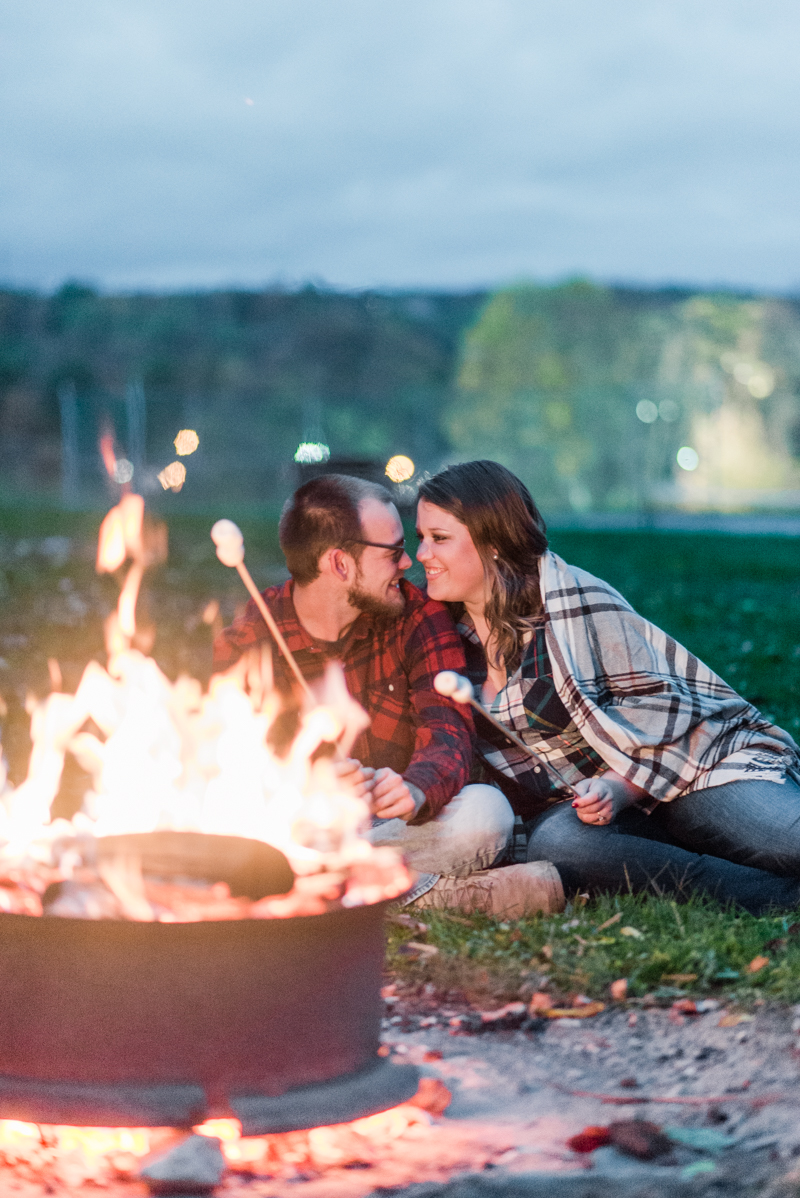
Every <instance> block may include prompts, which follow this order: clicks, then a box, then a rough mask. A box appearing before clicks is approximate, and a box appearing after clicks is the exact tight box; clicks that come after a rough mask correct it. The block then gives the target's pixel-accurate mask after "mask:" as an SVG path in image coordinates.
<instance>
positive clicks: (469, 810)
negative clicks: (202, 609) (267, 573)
mask: <svg viewBox="0 0 800 1198" xmlns="http://www.w3.org/2000/svg"><path fill="white" fill-rule="evenodd" d="M279 535H280V543H281V548H282V550H283V553H284V556H285V558H286V564H287V566H288V568H289V573H290V575H291V578H290V581H289V582H287V583H285V584H284V585H283V586H281V587H268V588H267V590H265V591H264V593H263V596H264V600H265V602H266V603H267V604H268V605H269V608H270V610H271V612H272V614H273V616H274V617H275V619H276V621H277V623H278V626H279V628H280V630H281V632H282V633H283V635H284V637H285V639H286V641H287V644H288V646H289V648H290V650H291V651H292V653H293V655H294V657H295V659H296V661H297V664H298V666H299V668H300V670H301V671H302V673H303V676H304V677H305V678H306V679H307V680H308V681H309V682H313V680H314V679H316V678H319V677H320V676H321V675H322V673H323V671H324V669H325V666H326V664H327V662H328V661H330V660H337V661H339V662H341V664H342V667H343V669H344V674H345V679H346V681H347V685H348V688H349V690H350V693H351V694H352V696H353V698H354V699H356V700H357V702H359V703H360V704H361V706H362V707H363V708H364V709H365V710H366V712H367V714H368V715H369V717H370V721H371V722H370V726H369V728H368V729H367V730H366V731H365V732H364V733H362V734H361V736H360V737H359V739H358V741H357V742H356V744H355V746H354V749H353V756H354V760H352V761H349V762H344V763H341V764H340V765H339V767H338V769H339V773H340V776H342V778H343V779H346V781H347V782H348V783H349V784H351V785H353V786H354V787H355V788H356V790H357V792H359V793H361V794H363V795H364V796H365V797H366V798H367V800H368V802H369V804H370V810H371V812H372V816H373V827H372V829H371V830H370V832H369V833H368V836H369V839H370V840H371V841H372V842H373V843H374V844H390V845H393V846H395V847H397V848H399V849H401V850H402V851H403V852H404V853H405V855H406V857H407V859H408V861H409V863H410V864H411V865H412V866H413V867H414V868H415V869H416V870H418V871H420V877H419V879H418V881H417V883H416V884H415V886H414V888H413V890H412V891H411V892H410V894H409V896H407V900H406V901H407V902H415V903H416V904H417V905H419V906H425V907H427V906H439V907H445V906H460V907H462V908H464V909H469V910H486V911H491V912H492V913H493V914H498V915H504V916H509V917H512V918H513V917H514V916H515V915H523V914H527V913H529V912H532V911H535V910H542V909H545V910H554V909H558V908H559V906H560V904H562V903H563V891H562V889H561V883H560V880H559V879H558V875H557V873H556V872H555V870H554V869H553V867H552V866H550V867H549V872H548V871H547V870H543V869H541V868H539V867H540V866H541V864H542V863H538V862H534V863H529V864H527V865H514V866H506V867H505V868H502V869H489V867H490V866H492V865H493V864H494V863H495V861H497V860H498V858H499V857H500V856H501V855H502V854H503V852H504V851H505V849H506V847H507V845H508V842H509V839H510V837H511V834H512V829H513V824H514V817H513V813H512V811H511V808H510V806H509V804H508V802H507V800H506V799H505V797H504V796H503V795H502V793H501V792H500V791H499V790H498V789H497V788H495V787H493V786H486V785H483V784H473V785H468V784H467V783H468V778H469V771H470V766H471V760H472V721H471V718H470V716H469V713H468V711H467V709H466V708H464V707H460V706H459V705H458V704H456V703H453V702H452V701H451V700H449V699H445V698H443V697H442V696H441V695H439V694H437V692H436V691H435V689H434V686H433V680H434V678H435V676H436V674H437V673H439V671H440V670H456V671H458V672H463V670H464V665H465V663H464V655H463V650H462V647H461V642H460V638H459V636H458V634H457V632H456V630H455V627H454V624H453V621H452V619H451V617H450V615H449V613H448V611H447V609H446V608H445V607H444V605H443V604H441V603H436V602H434V601H432V600H429V599H428V598H427V597H426V596H425V595H424V594H423V593H422V592H421V591H420V590H419V589H418V588H417V587H415V586H413V585H412V584H411V583H409V582H407V581H406V580H405V579H404V578H403V574H404V572H405V571H406V570H407V569H408V568H409V566H410V565H411V559H410V557H409V556H408V554H407V553H406V551H405V544H404V539H403V526H402V524H401V522H400V517H399V515H398V513H397V509H396V508H395V506H394V504H393V503H392V499H391V496H390V494H389V492H388V491H387V490H386V489H385V488H384V487H381V486H378V485H376V484H375V483H369V482H365V481H363V480H362V479H357V478H350V477H348V476H347V475H340V474H329V475H324V476H321V477H319V478H315V479H312V480H311V481H310V482H308V483H305V484H304V486H302V487H300V488H299V489H298V490H297V491H296V492H295V494H294V495H293V496H292V498H291V499H290V500H288V502H287V503H286V505H285V507H284V510H283V514H282V516H281V521H280V526H279ZM269 639H270V636H269V632H268V629H267V627H266V624H265V623H264V621H263V619H262V617H261V615H260V614H259V612H258V609H257V607H256V605H255V603H253V601H252V600H251V601H250V603H249V604H248V607H247V609H246V611H245V613H244V615H243V616H241V617H240V618H239V619H238V620H236V621H235V622H234V623H233V624H232V625H231V627H230V628H227V629H225V630H224V631H223V632H222V633H220V635H219V637H218V638H217V641H216V643H215V646H214V661H215V667H216V668H217V669H224V668H226V667H227V666H229V665H231V664H232V663H233V662H234V661H235V660H236V659H237V657H238V656H239V655H240V654H241V653H242V651H243V650H245V649H246V648H248V647H249V646H251V645H254V644H256V643H257V642H259V641H263V640H269ZM273 658H274V668H275V678H276V683H277V685H278V686H279V687H280V688H282V689H283V690H285V691H289V690H291V685H292V683H291V675H290V673H289V670H288V667H287V666H286V663H285V661H284V659H283V657H282V656H281V655H280V654H278V653H275V654H273Z"/></svg>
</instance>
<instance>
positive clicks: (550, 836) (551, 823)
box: [528, 804, 604, 864]
mask: <svg viewBox="0 0 800 1198" xmlns="http://www.w3.org/2000/svg"><path fill="white" fill-rule="evenodd" d="M603 831H604V829H601V828H590V827H589V826H588V825H586V824H584V823H582V822H581V821H580V820H579V819H578V817H577V815H576V814H575V812H574V811H573V810H572V807H571V806H570V805H569V804H567V805H565V806H563V807H560V808H558V809H556V810H555V811H552V812H548V813H547V814H546V815H545V816H544V817H543V818H542V819H540V820H539V822H538V824H537V825H536V826H535V828H534V829H533V832H532V833H531V835H530V838H529V840H528V860H529V861H553V862H554V863H556V864H557V863H558V861H559V860H561V861H564V860H568V859H571V858H572V857H573V856H574V855H575V853H576V851H577V852H578V853H579V855H580V853H581V850H583V848H584V847H585V844H586V841H587V839H588V838H589V837H590V836H591V835H592V834H594V836H595V838H596V837H597V836H598V835H602V834H603ZM593 847H594V848H595V849H596V848H597V847H599V846H598V844H597V840H596V839H595V842H594V846H593Z"/></svg>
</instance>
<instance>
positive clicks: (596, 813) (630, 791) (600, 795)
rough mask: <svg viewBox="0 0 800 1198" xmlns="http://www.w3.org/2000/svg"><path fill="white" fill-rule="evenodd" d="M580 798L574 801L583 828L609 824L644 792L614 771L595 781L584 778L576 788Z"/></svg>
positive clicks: (594, 779) (599, 775)
mask: <svg viewBox="0 0 800 1198" xmlns="http://www.w3.org/2000/svg"><path fill="white" fill-rule="evenodd" d="M575 789H576V791H577V792H578V796H579V797H578V798H577V799H573V801H572V806H573V807H574V808H575V814H576V815H577V817H578V819H579V820H581V821H582V822H583V823H584V824H597V825H600V826H601V827H602V825H603V824H610V823H611V821H612V819H613V818H614V816H615V815H619V813H620V811H624V810H625V808H626V807H630V805H631V803H634V802H635V801H636V799H638V798H639V797H640V796H641V795H643V794H644V791H642V790H640V789H639V787H638V786H633V785H632V783H630V782H628V781H626V779H625V778H622V777H621V776H620V775H619V774H617V773H615V772H614V770H606V772H605V773H604V774H598V775H597V777H596V778H585V779H584V780H583V782H578V783H577V784H576V786H575Z"/></svg>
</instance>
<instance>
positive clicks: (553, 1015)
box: [538, 1002, 606, 1019]
mask: <svg viewBox="0 0 800 1198" xmlns="http://www.w3.org/2000/svg"><path fill="white" fill-rule="evenodd" d="M605 1009H606V1004H605V1003H604V1002H590V1003H587V1004H586V1006H584V1007H548V1008H547V1009H546V1010H544V1011H539V1012H538V1014H539V1015H544V1016H546V1018H547V1019H588V1018H589V1017H590V1016H591V1015H599V1014H600V1012H601V1011H605Z"/></svg>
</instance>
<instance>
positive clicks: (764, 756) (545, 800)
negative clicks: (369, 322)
mask: <svg viewBox="0 0 800 1198" xmlns="http://www.w3.org/2000/svg"><path fill="white" fill-rule="evenodd" d="M419 495H420V500H419V507H418V514H417V535H418V538H419V549H418V551H417V558H418V559H419V561H420V562H421V563H422V564H423V566H424V567H425V574H426V578H427V596H426V595H425V594H423V593H422V592H421V591H419V590H418V589H417V588H416V587H414V586H412V585H411V584H410V583H408V582H407V581H406V580H405V579H404V578H403V573H404V571H405V570H407V569H408V568H409V566H410V565H411V559H410V558H409V556H408V554H407V553H406V552H405V547H404V542H403V529H402V525H401V523H400V518H399V516H398V513H397V511H396V509H395V507H394V505H393V504H392V502H391V498H390V496H389V494H388V492H387V491H386V490H385V489H384V488H383V487H380V486H377V485H375V484H371V483H366V482H363V481H361V480H359V479H353V478H348V477H345V476H343V475H328V476H323V477H320V478H316V479H314V480H312V481H311V482H309V483H306V484H305V486H303V487H301V488H300V489H299V490H298V491H297V492H296V493H295V495H294V496H293V497H292V499H291V500H289V502H288V503H287V505H286V508H285V509H284V512H283V516H282V517H281V524H280V538H281V546H282V548H283V551H284V554H285V556H286V561H287V565H288V567H289V572H290V574H291V576H292V578H291V581H290V582H287V583H286V584H284V586H282V587H271V588H268V589H267V590H266V591H265V592H264V598H265V600H266V602H267V603H268V604H269V606H270V609H271V611H272V613H273V614H274V616H275V618H276V620H277V621H278V624H279V626H280V627H281V630H282V631H283V634H284V636H285V637H286V640H287V642H288V644H289V647H290V649H291V650H292V651H293V653H294V654H295V657H296V658H297V661H298V665H299V666H300V669H301V670H302V672H303V674H304V675H305V677H306V678H308V679H309V681H312V680H313V679H315V678H317V677H319V676H320V675H321V674H322V672H323V670H324V667H325V664H326V662H327V661H328V660H329V659H331V658H336V659H337V660H339V661H340V662H341V663H342V665H343V667H344V671H345V676H346V679H347V683H348V686H349V688H350V691H351V693H352V695H353V697H354V698H355V699H357V700H358V702H360V703H361V704H362V706H363V707H364V708H365V709H366V711H367V713H368V714H369V715H370V717H371V720H372V723H371V726H370V728H369V729H368V730H367V732H365V733H364V734H363V735H362V738H361V740H360V741H359V742H358V743H357V745H356V747H355V749H354V755H355V756H356V757H357V760H353V761H351V762H343V763H341V764H340V766H339V769H340V771H341V773H342V775H343V776H344V777H346V778H347V780H348V781H349V783H350V784H352V785H353V786H355V787H356V788H357V789H358V790H360V792H361V793H363V794H365V795H366V796H367V797H368V799H369V802H370V806H371V810H372V813H373V827H372V829H371V831H370V833H369V836H370V839H371V840H373V842H374V843H377V844H392V845H395V846H397V847H399V848H401V849H402V850H403V851H404V852H405V853H406V856H407V858H408V860H409V862H410V864H411V865H412V866H413V867H414V868H415V869H417V870H418V871H420V876H419V879H418V881H417V883H416V886H415V888H414V890H413V891H412V892H411V893H410V895H409V896H408V901H409V902H414V904H415V905H416V906H419V907H426V906H435V907H446V906H451V907H461V908H462V909H465V910H483V911H486V912H488V913H491V914H495V915H499V916H505V917H508V918H518V917H520V916H522V915H525V914H530V913H532V912H533V911H536V910H545V911H547V910H550V911H552V910H558V909H559V908H560V907H561V905H563V896H564V889H566V891H567V892H568V893H572V892H575V891H577V890H588V891H589V892H591V893H601V892H604V891H615V890H620V889H625V890H628V889H630V890H634V891H640V890H647V889H652V890H654V891H656V892H657V893H667V894H687V893H689V892H691V891H700V892H703V893H706V894H710V895H712V896H714V897H715V898H717V899H720V900H723V901H726V900H732V901H734V902H736V903H737V904H738V905H739V906H741V907H743V908H745V909H747V910H749V911H753V912H761V911H765V910H768V909H769V908H772V907H780V908H789V907H794V906H795V905H797V903H798V902H799V901H800V786H798V781H799V780H800V751H799V750H798V748H797V746H796V745H795V743H794V741H793V740H792V738H791V737H790V736H789V735H788V734H787V733H786V732H784V731H783V730H782V729H780V728H777V727H775V726H774V725H771V724H770V723H769V722H768V721H767V720H765V719H764V718H763V717H762V716H761V715H760V714H759V712H758V711H757V710H756V709H755V708H754V707H752V706H751V705H749V704H748V703H747V702H746V701H745V700H744V699H742V698H741V697H740V696H739V695H737V694H736V692H735V691H733V690H731V688H730V687H729V686H727V684H726V683H724V682H723V681H722V680H721V679H720V678H718V677H717V676H716V675H715V674H713V673H712V671H711V670H709V669H708V668H707V667H706V666H704V665H703V663H702V662H700V661H698V659H697V658H695V657H693V656H692V655H691V654H690V653H688V652H687V651H686V650H685V649H684V648H682V646H680V645H678V644H677V643H676V642H675V641H673V640H672V638H671V637H668V636H667V635H666V634H665V633H663V632H661V631H660V630H659V629H658V628H655V627H654V626H653V625H652V624H650V623H648V621H646V620H644V619H643V618H642V617H641V616H638V615H637V614H636V613H635V612H634V611H633V610H632V608H631V607H630V606H629V605H628V604H627V603H626V601H625V600H624V599H623V598H622V596H621V595H619V594H618V593H617V592H616V591H615V590H613V588H612V587H610V586H608V584H606V583H604V582H601V581H600V580H599V579H597V578H594V577H593V576H592V575H590V574H587V573H586V572H585V571H583V570H579V569H576V568H573V567H570V566H568V565H567V564H566V563H565V562H563V561H562V560H561V559H560V558H559V557H557V556H556V555H555V554H553V553H551V552H550V551H549V550H548V548H547V538H546V535H545V528H544V522H543V520H542V518H541V516H540V514H539V512H538V510H537V508H536V506H535V504H534V502H533V500H532V499H531V496H530V494H529V493H528V491H527V489H526V488H525V486H524V485H523V484H522V483H521V482H520V481H519V479H517V478H516V477H515V476H514V475H513V474H511V473H510V472H509V471H508V470H506V469H505V468H504V467H502V466H499V465H498V464H497V463H495V462H485V461H484V462H468V463H465V464H463V465H459V466H452V467H450V468H449V469H447V470H444V471H442V472H441V473H440V474H438V475H436V477H434V478H432V479H429V480H427V481H426V482H425V483H423V485H422V486H421V487H420V492H419ZM268 637H269V633H268V631H267V629H266V626H265V625H264V623H263V620H262V618H261V616H260V615H259V613H258V611H257V609H256V607H255V605H254V604H253V603H251V604H250V605H249V606H248V609H247V610H246V612H245V614H244V615H243V616H242V617H241V618H240V619H239V620H237V621H236V622H235V623H234V624H233V625H232V626H231V627H230V628H228V629H226V630H225V631H224V632H223V633H222V634H221V635H220V638H219V639H218V641H217V645H216V646H215V660H216V664H217V666H218V667H222V668H224V667H225V666H226V665H228V664H230V663H231V662H232V661H233V660H235V658H236V657H237V656H238V655H239V654H240V653H241V652H242V651H243V650H244V649H245V648H247V647H248V646H250V645H252V644H254V643H256V642H258V641H261V640H265V639H268ZM275 669H276V678H277V680H278V681H279V684H282V685H284V686H285V687H286V688H289V686H290V680H289V676H288V671H287V670H286V667H285V663H284V662H283V659H282V658H280V657H277V656H276V659H275ZM441 670H455V671H456V672H457V673H466V674H467V675H468V677H469V678H470V680H471V681H472V683H473V685H474V687H475V691H476V694H479V695H480V696H481V697H482V700H483V703H484V706H486V707H487V708H488V709H489V710H490V711H491V713H492V715H494V716H495V717H496V718H497V719H499V720H500V721H501V722H502V723H503V724H505V725H506V726H507V727H508V728H509V729H511V730H513V731H515V732H516V733H517V735H518V736H519V737H521V738H522V740H523V741H524V742H525V743H526V744H527V745H528V746H529V747H530V748H531V749H532V750H533V752H534V754H535V756H528V755H527V754H525V753H523V752H522V750H521V749H519V748H518V747H516V746H515V745H514V744H513V743H512V742H511V741H510V740H507V739H506V738H505V737H504V736H503V735H502V734H501V733H500V732H499V731H497V730H496V729H495V728H494V727H493V726H492V724H490V723H489V722H488V721H486V720H484V719H483V718H482V717H481V716H480V715H476V717H475V724H476V727H475V728H474V729H473V724H472V719H471V716H470V714H469V709H467V708H464V707H460V706H459V705H458V704H456V703H454V702H452V701H451V700H448V699H446V698H443V697H442V696H441V695H439V694H437V693H436V691H435V689H434V685H433V680H434V678H435V676H436V674H437V673H438V672H439V671H441ZM473 753H474V756H473ZM542 761H543V762H544V763H545V766H544V767H543V766H542V764H541V762H542ZM547 765H551V766H553V767H555V769H556V770H557V771H558V775H560V777H559V776H558V775H555V774H554V775H552V776H551V775H550V774H549V773H548V771H547V768H546V767H547ZM563 778H566V780H567V781H568V782H569V784H570V786H571V787H572V790H571V791H568V790H567V788H566V787H565V786H564V784H563V782H562V781H561V779H563ZM470 779H472V781H470ZM515 813H516V814H518V815H520V816H521V818H522V819H523V820H524V821H525V826H526V829H527V830H528V832H529V844H528V863H527V864H523V865H506V866H502V865H501V866H500V867H499V868H497V865H498V863H499V862H501V861H502V860H503V858H504V855H505V853H506V851H507V848H508V844H509V841H510V840H511V837H512V830H513V826H514V815H515ZM493 866H494V867H495V868H492V867H493ZM562 883H563V888H562Z"/></svg>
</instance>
